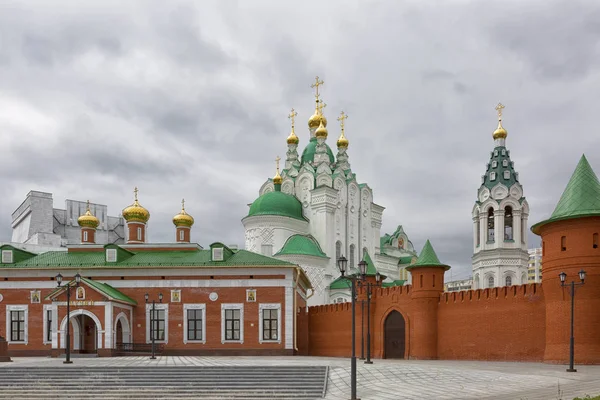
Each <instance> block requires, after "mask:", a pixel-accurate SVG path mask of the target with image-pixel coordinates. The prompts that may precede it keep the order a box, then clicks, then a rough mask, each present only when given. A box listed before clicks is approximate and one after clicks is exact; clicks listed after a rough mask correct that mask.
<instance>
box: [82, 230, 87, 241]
mask: <svg viewBox="0 0 600 400" xmlns="http://www.w3.org/2000/svg"><path fill="white" fill-rule="evenodd" d="M83 241H84V242H87V241H88V231H83Z"/></svg>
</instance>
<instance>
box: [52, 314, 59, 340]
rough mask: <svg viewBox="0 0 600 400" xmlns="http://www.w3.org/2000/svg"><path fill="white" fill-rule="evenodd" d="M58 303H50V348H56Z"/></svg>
mask: <svg viewBox="0 0 600 400" xmlns="http://www.w3.org/2000/svg"><path fill="white" fill-rule="evenodd" d="M59 327H60V324H59V323H58V305H56V304H53V305H52V348H53V349H58V328H59Z"/></svg>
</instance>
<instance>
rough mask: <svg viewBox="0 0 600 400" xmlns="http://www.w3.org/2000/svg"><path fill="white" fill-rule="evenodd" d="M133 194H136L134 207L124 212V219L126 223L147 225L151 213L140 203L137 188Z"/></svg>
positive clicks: (131, 206)
mask: <svg viewBox="0 0 600 400" xmlns="http://www.w3.org/2000/svg"><path fill="white" fill-rule="evenodd" d="M133 192H134V193H135V200H134V202H133V204H132V205H130V206H129V207H127V208H125V209H124V210H123V212H122V214H123V218H125V221H127V222H142V223H144V224H145V223H146V222H148V220H149V219H150V211H148V210H146V209H145V208H144V207H142V206H141V205H140V203H139V202H138V199H137V193H138V189H137V188H135V190H134V191H133Z"/></svg>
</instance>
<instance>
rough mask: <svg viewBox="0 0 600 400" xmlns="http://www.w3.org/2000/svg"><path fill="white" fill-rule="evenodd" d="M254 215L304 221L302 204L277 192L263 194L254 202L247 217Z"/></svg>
mask: <svg viewBox="0 0 600 400" xmlns="http://www.w3.org/2000/svg"><path fill="white" fill-rule="evenodd" d="M256 215H279V216H282V217H289V218H294V219H300V220H302V221H306V218H304V215H303V214H302V203H300V201H299V200H298V199H297V198H296V197H295V196H292V195H290V194H286V193H283V192H281V191H278V190H275V191H273V192H268V193H265V194H263V195H262V196H260V197H259V198H258V199H256V200H254V203H252V205H251V206H250V210H249V211H248V216H249V217H252V216H256Z"/></svg>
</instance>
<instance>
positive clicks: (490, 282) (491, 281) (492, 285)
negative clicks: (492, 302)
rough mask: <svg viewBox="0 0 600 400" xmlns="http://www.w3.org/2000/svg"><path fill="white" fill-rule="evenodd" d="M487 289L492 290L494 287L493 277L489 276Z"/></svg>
mask: <svg viewBox="0 0 600 400" xmlns="http://www.w3.org/2000/svg"><path fill="white" fill-rule="evenodd" d="M488 287H489V288H493V287H494V277H493V276H490V277H489V278H488Z"/></svg>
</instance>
